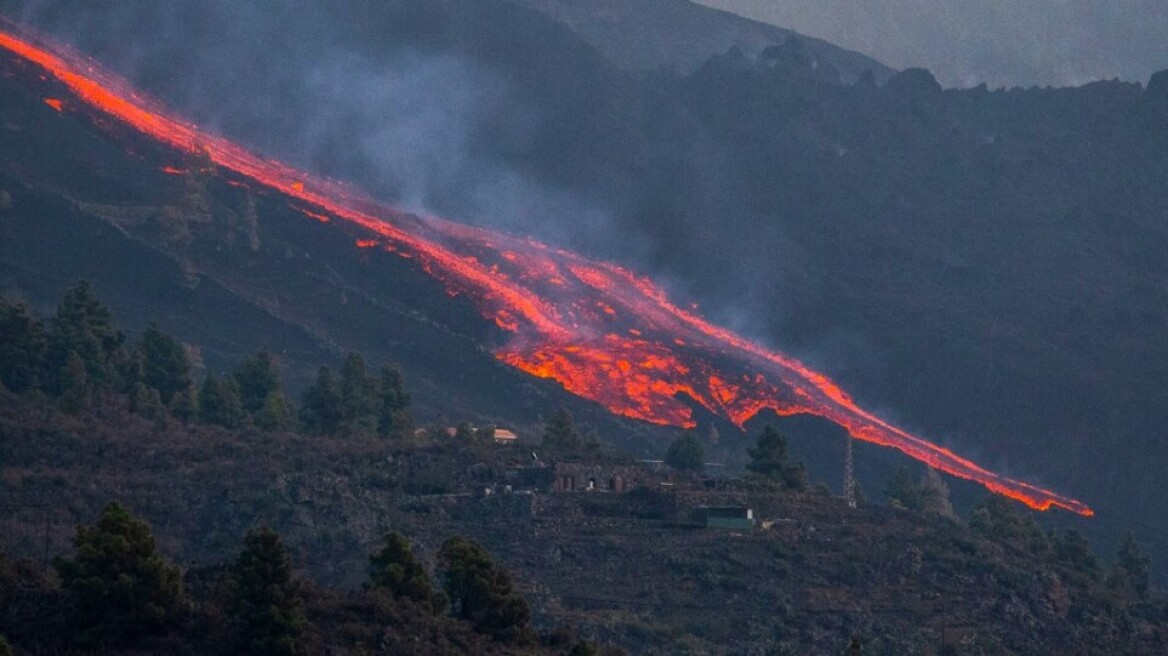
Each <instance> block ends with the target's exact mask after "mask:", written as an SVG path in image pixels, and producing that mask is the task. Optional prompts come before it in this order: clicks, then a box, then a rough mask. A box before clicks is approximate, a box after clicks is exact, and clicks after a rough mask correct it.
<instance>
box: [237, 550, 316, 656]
mask: <svg viewBox="0 0 1168 656" xmlns="http://www.w3.org/2000/svg"><path fill="white" fill-rule="evenodd" d="M231 575H232V580H233V582H234V594H233V603H232V608H231V611H232V612H231V620H232V622H233V624H234V625H235V637H236V646H237V653H243V654H251V655H252V656H295V655H297V654H303V653H304V652H305V649H304V645H303V644H302V642H301V636H302V635H303V633H304V630H305V626H306V624H307V621H306V620H305V617H304V609H303V608H304V593H303V586H302V585H301V584H300V583H299V582H298V581H296V580H295V579H293V578H292V561H291V559H290V558H289V557H288V553H287V551H285V550H284V545H283V543H282V542H281V541H280V536H278V535H276V533H275V532H274V531H272V530H271V529H269V528H261V529H258V530H253V531H249V532H248V534H247V535H246V536H245V537H244V548H243V551H242V552H241V553H240V554H239V558H237V559H236V561H235V563H234V564H233V565H232V567H231Z"/></svg>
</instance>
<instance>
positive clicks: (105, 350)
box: [47, 282, 125, 393]
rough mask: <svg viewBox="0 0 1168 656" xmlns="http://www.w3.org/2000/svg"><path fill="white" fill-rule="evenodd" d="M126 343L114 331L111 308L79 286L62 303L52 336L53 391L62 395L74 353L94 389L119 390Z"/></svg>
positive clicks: (50, 370) (86, 286)
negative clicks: (120, 364)
mask: <svg viewBox="0 0 1168 656" xmlns="http://www.w3.org/2000/svg"><path fill="white" fill-rule="evenodd" d="M124 343H125V336H123V335H122V333H120V332H118V330H117V329H115V328H114V325H113V315H112V313H111V312H110V311H109V308H107V307H106V306H105V305H103V304H102V303H101V302H100V301H99V300H98V299H97V296H96V295H95V294H94V293H93V288H92V287H90V286H89V283H87V282H81V283H78V284H77V285H76V286H75V287H73V288H72V289H70V290H69V291H67V292H66V293H65V296H64V298H62V299H61V303H60V305H59V306H58V307H57V314H56V316H55V317H54V318H53V323H52V330H51V331H50V332H49V340H48V364H47V368H48V374H49V375H50V376H51V377H53V380H52V383H54V384H53V386H52V387H54V389H53V391H55V392H57V393H60V392H61V391H62V389H61V385H62V382H63V379H64V378H65V377H66V376H67V375H68V372H67V371H66V367H67V365H68V363H69V354H70V353H75V354H77V356H78V358H79V359H80V360H81V363H82V365H83V366H84V367H85V375H86V380H87V381H88V384H89V385H90V387H91V388H92V389H94V390H105V389H110V388H114V387H117V386H118V384H119V382H120V381H119V380H118V375H117V374H118V371H117V364H118V359H119V355H120V352H121V350H122V345H123V344H124Z"/></svg>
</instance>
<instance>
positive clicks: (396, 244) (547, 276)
mask: <svg viewBox="0 0 1168 656" xmlns="http://www.w3.org/2000/svg"><path fill="white" fill-rule="evenodd" d="M0 45H2V46H3V47H4V48H6V49H7V50H9V51H11V52H12V53H13V54H14V55H16V56H17V57H18V60H17V61H16V62H15V65H16V67H17V68H18V69H19V68H20V65H21V64H27V65H28V66H31V67H34V68H40V69H43V70H44V71H45V72H46V73H49V74H50V75H52V76H53V77H54V78H56V80H58V81H59V82H60V83H61V84H63V85H64V86H65V87H66V90H67V91H68V92H69V93H70V94H72V95H73V97H74V98H73V99H74V100H75V101H77V102H79V103H82V104H83V105H85V106H86V108H87V109H88V110H89V111H96V112H99V114H100V115H102V116H103V117H105V118H112V119H115V120H118V121H121V122H123V123H124V124H125V125H126V126H127V127H130V128H133V129H136V130H138V131H140V132H141V133H142V134H144V135H146V136H149V137H153V138H154V139H156V140H158V141H159V142H161V143H163V144H167V145H170V146H171V147H173V148H176V149H178V150H179V151H180V152H185V153H187V154H189V155H195V156H199V155H201V156H202V157H204V158H205V163H204V164H203V166H204V167H207V166H212V165H217V166H220V167H222V168H223V169H224V170H225V171H228V172H230V173H232V174H235V175H238V176H242V177H243V178H244V179H245V180H247V181H249V182H251V183H254V184H258V185H260V186H262V187H266V188H268V189H271V190H273V191H277V192H281V193H283V194H285V195H287V196H289V197H290V198H291V199H293V200H294V201H296V202H300V203H306V204H308V205H309V206H311V207H312V208H313V209H314V210H318V211H324V212H325V214H317V213H316V212H315V211H312V210H309V209H307V208H304V207H300V208H299V210H300V211H301V212H302V213H304V214H305V215H307V216H309V217H311V218H315V219H317V220H319V221H320V222H323V223H328V222H329V221H330V220H331V219H333V218H336V219H341V220H343V221H345V222H347V223H349V224H352V226H354V227H357V228H360V229H363V231H364V234H365V236H366V238H365V239H359V240H358V242H357V246H358V247H361V248H367V247H380V248H382V249H384V250H386V251H389V252H392V253H398V254H400V255H401V256H402V257H404V258H406V259H408V260H416V261H417V262H418V263H419V264H420V266H421V268H422V269H423V270H424V271H426V272H427V273H429V274H430V275H432V276H434V277H435V278H437V279H438V280H440V281H442V282H443V283H444V284H445V286H446V289H447V292H448V293H450V294H451V295H467V296H469V297H470V298H471V299H472V300H473V301H474V303H475V304H476V306H477V307H478V309H479V311H480V312H481V313H482V314H483V315H484V316H485V317H486V318H488V319H491V320H493V321H494V323H495V324H497V325H498V326H499V327H500V328H501V329H503V330H504V331H505V332H507V333H512V336H511V337H510V338H509V340H508V343H507V344H505V345H504V346H503V347H501V348H500V349H498V350H497V351H496V355H497V357H499V359H500V360H502V361H504V362H507V363H509V364H511V365H513V366H515V367H517V368H519V369H521V370H524V371H527V372H529V373H533V374H535V375H537V376H540V377H544V378H553V379H555V380H557V381H559V382H561V383H562V384H563V385H564V387H565V388H566V389H567V390H568V391H570V392H573V393H575V394H577V395H580V396H583V397H584V398H588V399H590V400H594V401H597V402H599V403H601V404H602V405H604V406H605V407H606V408H608V409H609V410H611V411H612V412H614V413H616V414H620V415H624V416H628V417H632V418H635V419H641V420H644V421H647V422H651V423H659V424H667V425H680V426H691V425H693V419H692V411H691V410H690V409H689V408H687V407H685V406H684V405H683V404H682V402H681V401H680V400H679V398H678V397H681V396H683V395H684V396H687V397H689V398H690V399H692V400H693V401H694V402H696V403H698V404H699V405H701V406H702V407H704V408H706V409H707V410H709V411H710V412H713V413H715V414H718V415H720V416H723V417H725V418H726V419H729V420H730V421H732V422H734V423H735V424H737V425H740V426H741V425H742V424H743V423H745V421H746V420H748V419H751V418H753V417H754V416H755V415H757V414H758V413H759V412H760V411H762V410H763V409H769V410H772V411H773V412H775V413H777V414H779V415H784V416H786V415H794V414H812V415H817V416H821V417H823V418H825V419H828V420H830V421H832V422H834V423H836V424H839V425H840V426H842V427H844V428H845V429H846V430H847V431H848V433H849V434H850V435H851V436H853V437H855V438H857V439H861V440H864V441H868V442H873V443H876V444H881V445H884V446H889V447H893V448H895V449H897V450H899V451H901V452H903V453H905V454H906V455H909V456H911V457H913V458H916V459H918V460H921V461H924V462H926V463H928V464H929V465H930V466H932V467H935V468H937V469H939V470H941V471H944V472H946V473H949V474H952V475H954V476H957V477H959V478H963V479H966V480H971V481H975V482H977V483H980V484H981V485H983V486H985V487H986V488H988V489H989V490H991V491H993V492H996V493H998V494H1002V495H1005V496H1009V497H1011V498H1013V499H1016V500H1018V501H1021V502H1023V503H1025V504H1027V505H1029V506H1031V507H1034V508H1038V509H1042V510H1046V509H1049V508H1052V507H1058V508H1063V509H1066V510H1070V511H1072V512H1075V513H1077V514H1080V515H1084V516H1091V515H1093V514H1094V513H1093V511H1091V509H1090V508H1089V507H1087V506H1086V505H1085V504H1082V503H1081V502H1079V501H1076V500H1074V499H1070V498H1067V497H1063V496H1060V495H1058V494H1056V493H1054V492H1051V491H1049V490H1045V489H1042V488H1040V487H1036V486H1033V485H1030V484H1027V483H1024V482H1022V481H1018V480H1013V479H1010V478H1007V477H1003V476H1000V475H997V474H994V473H993V472H990V471H987V470H985V469H983V468H981V467H979V466H977V465H976V464H974V463H973V462H971V461H969V460H966V459H964V458H961V457H959V456H957V455H956V454H954V453H952V452H951V451H949V450H947V449H944V448H941V447H938V446H936V445H934V444H931V443H929V442H927V441H925V440H923V439H921V438H919V437H917V436H914V435H912V434H911V433H908V432H907V431H904V430H903V429H900V428H898V427H896V426H894V425H892V424H890V423H888V422H886V421H884V420H882V419H880V418H878V417H876V416H875V415H873V414H871V413H870V412H868V411H866V410H864V409H863V408H860V407H858V406H857V405H856V404H855V403H854V402H853V401H852V399H851V398H850V397H849V396H848V395H847V394H846V393H845V392H844V391H843V390H841V389H840V388H839V387H838V386H837V385H836V384H835V383H834V382H833V381H831V380H830V379H828V378H827V377H826V376H824V375H823V374H820V373H818V372H816V371H814V370H811V369H809V368H807V367H806V366H805V365H804V364H803V363H801V362H799V361H797V360H795V359H793V358H791V357H789V356H786V355H784V354H781V353H778V352H772V351H767V350H766V349H764V348H762V347H760V346H757V345H755V344H753V343H751V342H749V341H747V340H745V339H743V338H741V337H739V336H738V335H735V334H734V333H733V332H731V331H727V330H724V329H722V328H719V327H717V326H714V325H712V324H709V323H707V322H706V321H705V320H703V319H702V318H701V317H699V316H697V315H696V314H694V313H692V312H689V311H686V310H682V309H680V308H678V307H677V306H675V305H674V304H673V303H672V302H671V301H670V300H669V299H668V298H667V297H666V296H665V292H664V291H663V290H661V289H660V288H658V287H657V286H655V285H654V284H653V283H652V282H651V281H649V280H647V279H644V278H640V277H638V276H636V275H634V274H633V273H631V272H629V271H627V270H625V269H622V268H620V267H617V266H615V265H611V264H605V263H598V262H593V261H590V260H588V259H586V258H583V257H580V256H577V255H574V254H572V253H569V252H567V251H563V250H556V249H552V248H549V247H547V246H544V245H542V244H539V243H538V242H534V241H531V240H529V239H523V238H518V237H511V236H508V235H505V234H502V233H495V232H491V231H486V230H482V229H477V228H470V227H467V226H462V225H459V224H456V223H451V222H448V221H443V220H440V219H436V218H426V219H420V218H418V217H414V216H408V215H402V214H401V213H399V212H397V211H395V210H390V209H386V208H382V207H379V206H377V205H375V204H373V203H372V202H371V201H369V200H368V199H366V198H365V197H364V196H363V195H362V194H360V193H359V192H357V191H355V190H352V189H350V188H347V187H345V186H343V185H340V184H337V183H335V182H332V181H329V180H325V179H318V178H313V177H311V176H309V175H308V174H306V173H303V172H301V171H297V170H296V169H294V168H291V167H288V166H286V165H284V164H281V163H279V162H275V161H271V160H264V159H262V158H259V157H258V156H256V155H253V154H251V153H249V152H248V151H246V150H245V149H243V148H241V147H239V146H237V145H235V144H233V143H231V142H229V141H227V140H225V139H222V138H219V137H215V136H213V135H209V134H205V133H201V132H200V131H199V130H198V129H197V128H196V127H194V126H192V125H190V124H186V123H183V122H181V121H179V120H176V119H174V118H172V117H169V116H167V115H166V114H164V113H162V110H160V109H157V108H155V107H153V106H152V105H151V103H150V102H149V101H147V100H143V99H142V98H141V97H139V96H138V95H137V94H136V93H134V92H133V90H132V89H129V88H128V87H127V86H126V85H125V84H124V83H123V82H122V81H121V80H119V79H117V78H116V77H114V76H112V75H109V74H108V73H105V72H103V71H102V70H100V69H99V68H97V67H96V66H95V65H94V64H93V63H92V62H87V61H86V60H85V59H83V58H81V57H79V56H77V55H74V54H71V53H69V52H67V51H65V50H60V49H58V50H57V51H56V52H53V51H51V50H48V49H46V46H40V45H37V44H35V43H33V42H30V41H29V40H27V39H26V38H22V37H19V36H15V35H9V34H4V33H0ZM22 60H23V61H22ZM45 103H46V104H47V105H49V106H50V107H51V108H52V109H53V110H54V111H61V110H62V105H63V102H62V101H61V100H60V99H59V98H46V99H45ZM165 170H166V171H168V172H169V171H171V168H170V167H167V168H166V169H165ZM237 184H245V185H246V184H247V183H246V182H237ZM245 227H246V226H245ZM368 237H372V239H369V238H368ZM257 241H258V239H257V238H256V237H255V236H254V235H253V236H252V239H251V240H250V243H251V244H252V245H253V246H255V245H256V243H257Z"/></svg>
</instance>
